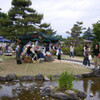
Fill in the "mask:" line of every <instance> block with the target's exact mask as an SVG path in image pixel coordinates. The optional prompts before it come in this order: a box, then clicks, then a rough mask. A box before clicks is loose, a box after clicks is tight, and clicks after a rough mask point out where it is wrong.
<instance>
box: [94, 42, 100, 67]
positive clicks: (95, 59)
mask: <svg viewBox="0 0 100 100" xmlns="http://www.w3.org/2000/svg"><path fill="white" fill-rule="evenodd" d="M98 54H99V46H98V45H97V44H96V45H95V47H94V49H93V55H94V66H95V68H99V67H98Z"/></svg>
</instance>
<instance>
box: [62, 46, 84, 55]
mask: <svg viewBox="0 0 100 100" xmlns="http://www.w3.org/2000/svg"><path fill="white" fill-rule="evenodd" d="M62 51H63V54H65V55H69V52H70V48H69V47H63V48H62ZM83 53H84V51H83V46H79V47H74V55H75V56H83Z"/></svg>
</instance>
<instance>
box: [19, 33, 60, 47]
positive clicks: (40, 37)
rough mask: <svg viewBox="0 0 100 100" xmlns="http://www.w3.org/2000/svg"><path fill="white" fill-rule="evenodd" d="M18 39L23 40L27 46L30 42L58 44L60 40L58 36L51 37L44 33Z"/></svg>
mask: <svg viewBox="0 0 100 100" xmlns="http://www.w3.org/2000/svg"><path fill="white" fill-rule="evenodd" d="M17 39H19V40H21V42H22V44H23V45H25V44H27V43H28V42H29V41H33V42H35V41H39V42H42V43H49V42H51V43H55V42H58V40H60V39H59V38H57V37H56V36H49V35H47V34H44V33H31V34H27V35H24V36H18V37H17Z"/></svg>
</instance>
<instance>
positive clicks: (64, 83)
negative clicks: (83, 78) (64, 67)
mask: <svg viewBox="0 0 100 100" xmlns="http://www.w3.org/2000/svg"><path fill="white" fill-rule="evenodd" d="M73 80H74V78H73V75H72V74H68V73H67V72H63V73H62V74H61V76H60V78H59V79H58V84H59V88H61V89H72V87H73V83H72V82H73Z"/></svg>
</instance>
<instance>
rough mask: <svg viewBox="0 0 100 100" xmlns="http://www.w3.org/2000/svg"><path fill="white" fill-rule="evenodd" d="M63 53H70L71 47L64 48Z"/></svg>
mask: <svg viewBox="0 0 100 100" xmlns="http://www.w3.org/2000/svg"><path fill="white" fill-rule="evenodd" d="M62 51H63V54H66V55H69V47H63V48H62Z"/></svg>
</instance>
